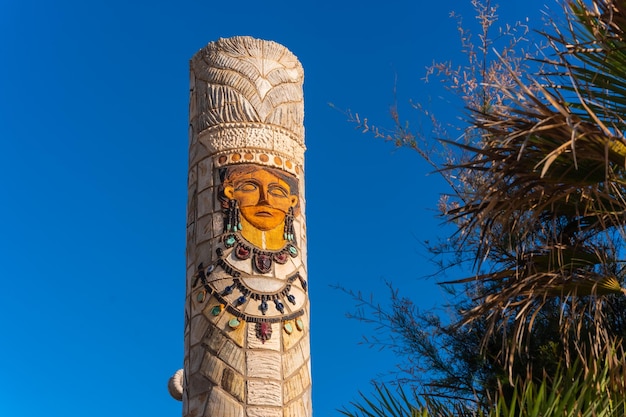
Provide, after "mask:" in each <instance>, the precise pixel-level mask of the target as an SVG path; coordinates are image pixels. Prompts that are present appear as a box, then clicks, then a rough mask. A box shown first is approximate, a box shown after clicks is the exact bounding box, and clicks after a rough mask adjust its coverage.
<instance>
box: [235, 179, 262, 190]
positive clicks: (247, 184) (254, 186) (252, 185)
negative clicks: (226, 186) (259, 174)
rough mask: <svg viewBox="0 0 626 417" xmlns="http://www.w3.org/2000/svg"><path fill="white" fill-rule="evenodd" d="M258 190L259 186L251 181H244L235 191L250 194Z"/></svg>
mask: <svg viewBox="0 0 626 417" xmlns="http://www.w3.org/2000/svg"><path fill="white" fill-rule="evenodd" d="M258 189H259V186H258V185H257V184H256V183H254V182H252V181H246V182H244V183H242V184H239V185H238V186H237V188H236V189H235V190H236V191H243V192H251V191H256V190H258Z"/></svg>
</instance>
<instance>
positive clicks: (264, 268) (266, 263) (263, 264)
mask: <svg viewBox="0 0 626 417" xmlns="http://www.w3.org/2000/svg"><path fill="white" fill-rule="evenodd" d="M254 266H256V269H258V270H259V272H260V273H262V274H266V273H268V272H270V269H272V258H271V257H270V256H269V255H266V254H262V253H260V254H257V255H255V256H254Z"/></svg>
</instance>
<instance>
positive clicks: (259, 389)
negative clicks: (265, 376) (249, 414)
mask: <svg viewBox="0 0 626 417" xmlns="http://www.w3.org/2000/svg"><path fill="white" fill-rule="evenodd" d="M247 388H248V390H247V391H248V404H252V405H275V406H282V405H283V398H282V397H283V395H282V388H281V384H280V383H279V382H275V381H256V380H249V381H248V387H247Z"/></svg>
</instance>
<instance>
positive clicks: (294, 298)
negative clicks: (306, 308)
mask: <svg viewBox="0 0 626 417" xmlns="http://www.w3.org/2000/svg"><path fill="white" fill-rule="evenodd" d="M287 300H289V302H290V303H291V304H293V305H295V304H296V297H294V296H293V294H289V295H288V296H287Z"/></svg>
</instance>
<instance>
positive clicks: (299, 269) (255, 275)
mask: <svg viewBox="0 0 626 417" xmlns="http://www.w3.org/2000/svg"><path fill="white" fill-rule="evenodd" d="M302 83H303V70H302V66H301V64H300V63H299V62H298V60H297V58H296V57H295V56H294V55H293V54H292V53H291V52H289V51H288V50H287V49H286V48H284V47H283V46H281V45H278V44H276V43H274V42H269V41H263V40H258V39H253V38H250V37H234V38H229V39H220V40H218V41H216V42H212V43H210V44H209V45H207V46H206V47H205V48H203V49H202V50H200V51H199V52H198V53H197V54H195V55H194V57H193V58H192V60H191V86H190V95H191V96H190V103H189V129H190V131H189V136H190V145H189V182H188V186H189V191H188V192H189V194H188V198H189V200H188V208H187V293H186V304H185V358H184V376H183V395H182V397H183V416H184V417H192V416H193V417H196V416H211V417H279V416H280V417H310V416H311V371H310V353H309V352H310V349H309V301H308V294H307V291H308V290H307V286H308V284H307V282H308V276H307V269H306V242H307V236H306V226H305V205H306V204H305V200H304V150H305V147H304V125H303V119H304V104H303V93H302Z"/></svg>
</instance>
